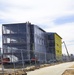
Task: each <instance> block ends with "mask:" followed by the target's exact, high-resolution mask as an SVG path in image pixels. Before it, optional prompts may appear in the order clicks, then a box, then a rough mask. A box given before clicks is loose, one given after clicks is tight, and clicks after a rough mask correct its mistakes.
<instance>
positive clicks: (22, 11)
mask: <svg viewBox="0 0 74 75" xmlns="http://www.w3.org/2000/svg"><path fill="white" fill-rule="evenodd" d="M0 3H1V4H2V6H1V5H0V19H2V20H4V21H6V22H4V23H11V22H26V21H30V22H31V23H33V24H36V25H40V27H41V28H44V29H45V30H46V31H51V32H57V33H58V34H59V35H60V36H61V37H62V38H63V40H65V41H66V43H67V44H68V48H69V50H70V49H71V50H72V51H73V49H74V47H73V45H69V44H74V42H71V41H72V40H73V39H74V36H73V33H74V29H73V28H74V26H73V25H74V23H68V24H62V25H56V24H54V22H53V21H54V20H55V19H56V18H58V17H61V16H67V15H74V0H0ZM1 9H2V10H1ZM0 36H1V25H0ZM0 46H1V45H0ZM72 51H70V52H71V53H72ZM63 52H64V51H63ZM73 52H74V51H73Z"/></svg>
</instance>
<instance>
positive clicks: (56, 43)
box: [47, 32, 62, 61]
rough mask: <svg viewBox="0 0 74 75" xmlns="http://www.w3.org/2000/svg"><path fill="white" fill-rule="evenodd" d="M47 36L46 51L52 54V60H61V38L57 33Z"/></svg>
mask: <svg viewBox="0 0 74 75" xmlns="http://www.w3.org/2000/svg"><path fill="white" fill-rule="evenodd" d="M47 34H48V40H49V41H48V45H49V46H48V50H49V52H50V53H51V54H53V57H52V59H56V60H58V61H59V60H62V41H61V40H62V38H61V37H60V36H59V35H58V34H57V33H53V32H52V33H47Z"/></svg>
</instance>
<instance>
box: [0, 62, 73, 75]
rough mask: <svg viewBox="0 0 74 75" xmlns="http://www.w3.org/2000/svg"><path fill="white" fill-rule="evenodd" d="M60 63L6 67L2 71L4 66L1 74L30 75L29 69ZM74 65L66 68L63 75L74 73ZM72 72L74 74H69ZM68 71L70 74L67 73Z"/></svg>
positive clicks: (0, 70) (0, 71)
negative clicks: (14, 67) (15, 67)
mask: <svg viewBox="0 0 74 75" xmlns="http://www.w3.org/2000/svg"><path fill="white" fill-rule="evenodd" d="M56 64H60V63H53V64H42V65H40V66H28V67H26V68H21V69H4V72H3V71H2V68H1V69H0V75H28V74H27V72H28V71H34V70H36V69H40V68H43V67H49V66H53V65H56ZM0 67H1V66H0ZM73 68H74V65H73V66H71V67H70V69H68V70H66V71H65V72H64V73H63V74H62V75H74V70H73ZM68 72H69V73H70V72H71V73H72V74H69V73H68ZM3 73H4V74H3ZM67 73H68V74H67Z"/></svg>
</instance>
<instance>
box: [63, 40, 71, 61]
mask: <svg viewBox="0 0 74 75" xmlns="http://www.w3.org/2000/svg"><path fill="white" fill-rule="evenodd" d="M62 43H63V44H64V46H65V49H66V52H67V55H68V61H70V56H69V52H68V49H67V46H66V44H65V42H64V41H63V42H62Z"/></svg>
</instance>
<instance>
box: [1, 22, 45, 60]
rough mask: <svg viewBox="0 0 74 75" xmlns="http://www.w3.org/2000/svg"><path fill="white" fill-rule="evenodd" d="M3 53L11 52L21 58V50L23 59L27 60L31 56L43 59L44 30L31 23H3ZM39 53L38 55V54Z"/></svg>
mask: <svg viewBox="0 0 74 75" xmlns="http://www.w3.org/2000/svg"><path fill="white" fill-rule="evenodd" d="M2 35H3V36H2V38H3V53H4V54H5V53H6V54H11V53H13V54H14V55H15V56H16V57H18V59H19V60H21V50H22V53H23V59H25V61H28V60H30V59H32V58H37V59H38V60H39V61H40V60H45V59H44V54H42V52H43V53H46V37H45V31H44V30H42V29H41V28H39V27H38V26H36V25H33V24H31V23H17V24H3V26H2ZM39 53H41V54H40V56H39Z"/></svg>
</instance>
